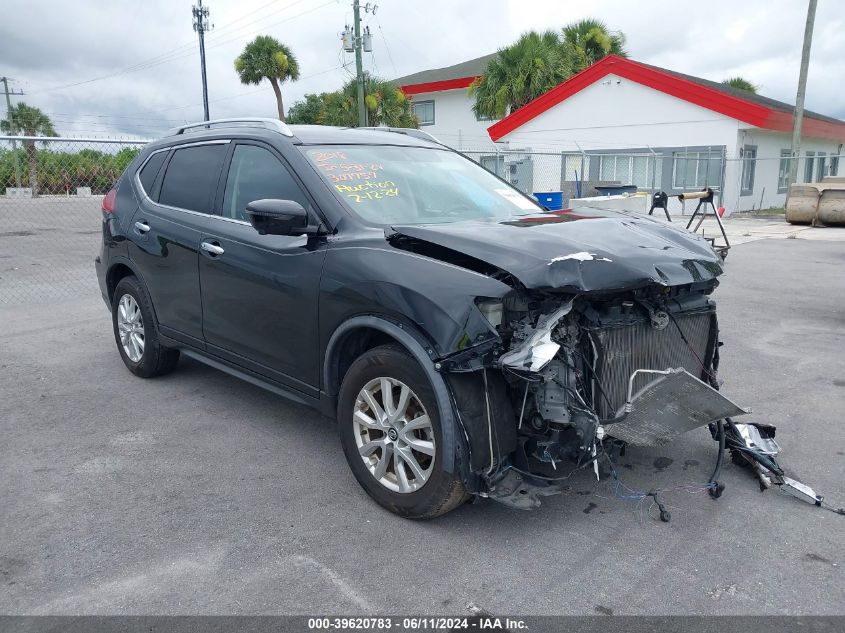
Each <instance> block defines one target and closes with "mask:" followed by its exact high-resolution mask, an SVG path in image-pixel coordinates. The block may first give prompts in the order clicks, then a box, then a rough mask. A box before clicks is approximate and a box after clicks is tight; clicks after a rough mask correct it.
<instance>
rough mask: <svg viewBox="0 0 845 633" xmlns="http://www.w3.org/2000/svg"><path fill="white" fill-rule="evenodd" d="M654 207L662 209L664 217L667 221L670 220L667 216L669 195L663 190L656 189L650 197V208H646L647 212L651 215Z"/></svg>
mask: <svg viewBox="0 0 845 633" xmlns="http://www.w3.org/2000/svg"><path fill="white" fill-rule="evenodd" d="M655 209H663V213H665V214H666V219H667V220H668V221H669V222H671V221H672V218H670V217H669V195H668V194H667V193H666V192H665V191H658V192H656V193H655V194H654V195H653V196H652V197H651V209H649V210H648V214H649V215H652V214H653V213H654V210H655Z"/></svg>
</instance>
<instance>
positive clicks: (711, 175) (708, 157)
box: [672, 152, 722, 190]
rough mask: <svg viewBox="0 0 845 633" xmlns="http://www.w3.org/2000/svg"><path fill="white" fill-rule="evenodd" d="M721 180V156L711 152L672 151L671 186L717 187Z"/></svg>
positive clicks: (676, 187) (682, 187)
mask: <svg viewBox="0 0 845 633" xmlns="http://www.w3.org/2000/svg"><path fill="white" fill-rule="evenodd" d="M721 180H722V157H721V156H720V155H718V154H714V153H713V152H674V153H673V154H672V188H673V189H682V190H683V189H704V187H718V186H719V183H720V182H721Z"/></svg>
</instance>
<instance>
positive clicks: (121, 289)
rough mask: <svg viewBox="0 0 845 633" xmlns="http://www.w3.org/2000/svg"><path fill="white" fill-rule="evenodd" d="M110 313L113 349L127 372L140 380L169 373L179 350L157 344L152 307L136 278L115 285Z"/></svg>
mask: <svg viewBox="0 0 845 633" xmlns="http://www.w3.org/2000/svg"><path fill="white" fill-rule="evenodd" d="M111 313H112V328H113V329H114V339H115V342H116V343H117V349H118V351H119V352H120V357H121V358H122V359H123V363H124V364H125V365H126V368H127V369H128V370H129V371H131V372H132V373H133V374H135V375H136V376H140V377H141V378H153V377H154V376H161V375H163V374H166V373H169V372H171V371H173V369H174V368H175V367H176V363H177V362H179V350H174V349H168V348H166V347H164V346H162V345H161V344H160V343H159V340H158V329H157V328H156V324H155V316H154V315H153V304H152V301H150V296H149V295H148V294H147V290H146V288H144V285H143V284H142V283H141V282H140V281H139V280H138V278H137V277H133V276H129V277H124V278H123V279H121V280H120V281H119V282H118V284H117V287H116V288H115V290H114V295H113V297H112V311H111Z"/></svg>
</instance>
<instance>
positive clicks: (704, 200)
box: [678, 187, 731, 259]
mask: <svg viewBox="0 0 845 633" xmlns="http://www.w3.org/2000/svg"><path fill="white" fill-rule="evenodd" d="M695 199H697V200H698V204H697V205H696V207H695V211H693V214H692V215H691V216H690V219H689V222H687V230H689V228H690V227H691V226H692V223H693V221H694V220H695V218H696V216H698V215H699V214H700V215H701V217H699V218H698V224H696V225H695V228H694V229H693V230H692V232H693V233H697V232H698V229H699V228H701V224H702V222H704V220H705V218H706V217H707V214H708V213H709V211H708V207H707V205H710V210H712V212H713V217H714V218H716V223H717V224H718V225H719V230H720V231H722V237H723V238H724V240H725V245H724V246H716V238H714V237H708V238H705V239H707V241H708V242H710V244H711V246H713V249H714V250H715V251H717V252H718V253H719V255H721V256H722V259H725V257H727V256H728V251H729V250H730V248H731V243H730V241H728V234H727V233H726V232H725V226H724V225H723V224H722V218H721V217H720V216H719V212H718V211H717V210H716V205H714V204H713V190H712V189H711V188H710V187H707V188H706V189H704V190H702V191H692V192H689V193H682V194H681V195H679V196H678V200H680V201H681V202H683V201H685V200H695ZM702 207H703V208H702Z"/></svg>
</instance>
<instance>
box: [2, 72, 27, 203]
mask: <svg viewBox="0 0 845 633" xmlns="http://www.w3.org/2000/svg"><path fill="white" fill-rule="evenodd" d="M2 81H3V92H4V93H5V95H6V120H7V121H8V122H9V123H10V124H11V122H12V100H11V99H10V98H9V96H10V95H22V94H23V90H18V91H17V92H15V91H14V90H13V91H12V92H9V78H8V77H3V79H2ZM10 132H11V133H12V134H14V131H12V130H10ZM12 155H13V156H14V157H15V187H17V188H18V189H20V187H21V167H20V165H19V164H18V145H17V143H16V142H15V141H12Z"/></svg>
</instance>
